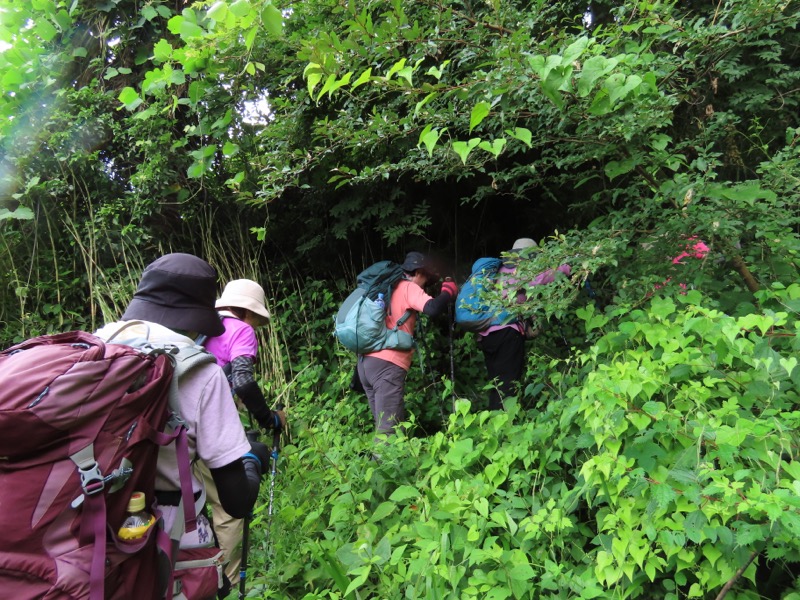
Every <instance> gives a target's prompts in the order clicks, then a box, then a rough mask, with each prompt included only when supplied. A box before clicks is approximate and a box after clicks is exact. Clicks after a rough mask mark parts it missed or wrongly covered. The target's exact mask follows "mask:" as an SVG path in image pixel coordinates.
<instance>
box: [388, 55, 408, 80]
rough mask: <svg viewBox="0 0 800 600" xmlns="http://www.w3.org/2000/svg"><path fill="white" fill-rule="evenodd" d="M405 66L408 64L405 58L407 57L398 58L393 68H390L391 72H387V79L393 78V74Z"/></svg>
mask: <svg viewBox="0 0 800 600" xmlns="http://www.w3.org/2000/svg"><path fill="white" fill-rule="evenodd" d="M405 66H406V59H405V58H401V59H400V60H398V61H397V62H396V63H394V64H393V65H392V68H391V69H389V72H388V73H386V79H387V80H388V79H391V78H392V76H393V75H394V74H395V73H397V72H398V71H399V70H400V69H402V68H403V67H405Z"/></svg>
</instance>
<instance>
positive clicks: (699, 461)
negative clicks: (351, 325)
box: [0, 0, 800, 600]
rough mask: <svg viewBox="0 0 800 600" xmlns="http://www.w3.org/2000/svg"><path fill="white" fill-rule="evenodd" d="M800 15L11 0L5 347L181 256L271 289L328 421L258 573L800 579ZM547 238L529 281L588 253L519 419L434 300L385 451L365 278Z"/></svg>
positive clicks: (267, 380) (562, 293)
mask: <svg viewBox="0 0 800 600" xmlns="http://www.w3.org/2000/svg"><path fill="white" fill-rule="evenodd" d="M798 25H800V4H798V3H797V2H795V1H791V0H761V1H759V2H751V1H745V0H727V1H726V0H722V1H720V2H713V3H712V2H707V1H700V0H691V1H686V2H670V1H667V2H661V1H654V2H650V1H642V2H617V1H614V0H598V1H595V2H591V3H589V5H588V9H587V3H578V2H572V1H570V0H560V1H556V2H545V1H542V0H534V1H527V2H522V1H513V0H512V1H508V2H501V1H499V0H492V1H479V2H471V1H468V2H463V3H462V2H432V1H428V0H422V1H418V2H401V1H400V0H395V1H392V2H389V1H373V0H369V1H365V2H358V3H357V2H348V1H340V0H336V1H333V0H307V1H305V2H302V3H288V2H284V1H283V0H273V1H269V0H217V1H214V2H211V1H209V2H196V3H194V2H188V1H184V0H172V1H170V2H167V1H166V0H149V1H148V2H145V3H139V2H132V1H130V0H109V1H107V2H72V1H67V0H32V1H31V2H30V3H21V2H16V1H11V0H0V91H2V94H0V173H1V174H2V178H0V238H1V239H2V242H0V298H1V299H0V322H2V324H3V330H2V333H1V334H0V338H2V341H3V345H8V344H10V343H12V342H14V341H17V340H19V339H23V338H25V337H28V336H30V335H34V334H38V333H42V332H53V331H62V330H65V329H68V328H72V327H79V328H86V329H91V328H92V327H94V326H96V325H97V324H98V323H99V322H101V321H102V320H103V319H104V318H110V317H115V316H117V315H118V314H119V311H120V310H121V308H122V307H123V306H124V305H125V302H126V301H127V299H128V298H129V297H130V294H131V291H132V289H133V286H134V285H135V282H136V280H137V279H138V274H139V272H140V271H141V269H142V267H143V266H144V265H145V264H146V263H147V262H149V261H150V260H152V259H153V258H154V257H156V256H157V255H158V254H159V253H161V252H163V251H166V250H180V251H190V252H195V253H198V254H200V255H202V256H205V257H207V258H208V259H209V260H210V261H211V262H212V263H214V264H215V265H216V266H217V267H218V268H219V270H220V273H221V276H222V277H223V278H224V279H227V278H231V277H238V276H252V277H255V278H258V279H259V280H261V281H262V282H263V283H264V285H265V287H266V288H267V289H268V295H269V297H270V298H271V309H272V310H273V313H274V319H273V323H272V325H271V326H270V328H269V329H268V331H267V332H266V334H265V336H264V339H263V342H264V348H265V351H264V352H263V353H262V357H261V363H262V364H261V367H262V371H261V372H262V373H263V374H264V378H263V381H262V383H263V386H264V388H265V390H267V392H268V393H269V394H270V396H271V397H274V398H276V399H277V400H280V401H282V402H285V403H286V404H287V405H288V407H289V411H290V418H291V420H292V423H293V428H292V429H293V440H292V443H290V444H289V445H287V447H286V448H285V452H284V455H283V458H282V469H281V473H280V476H279V480H278V483H277V491H276V505H277V512H276V515H275V518H274V519H273V520H272V524H271V529H269V530H268V529H267V525H268V522H269V519H267V518H266V517H265V516H264V513H263V509H264V507H263V506H262V507H261V508H260V511H259V515H258V516H257V519H256V522H255V524H254V532H253V533H254V544H255V546H254V553H253V557H254V561H255V568H254V576H253V578H252V582H253V587H252V589H251V596H253V597H265V598H305V599H308V600H312V599H317V598H319V599H322V598H327V599H336V598H341V599H344V598H347V599H351V600H356V599H364V600H365V599H366V598H392V599H393V598H442V599H444V598H459V599H464V598H540V597H553V598H601V597H603V598H606V597H614V598H664V599H666V598H676V599H677V598H686V597H723V596H724V597H726V598H728V599H731V598H759V597H761V598H784V599H793V600H796V599H797V598H798V597H800V590H798V589H796V588H797V586H796V585H795V583H794V580H795V578H794V573H795V572H796V571H797V568H798V562H800V556H798V552H800V545H798V542H797V540H798V539H800V538H799V536H798V534H800V510H798V509H800V506H798V497H800V495H799V494H800V488H798V485H800V484H798V480H800V471H798V468H797V467H795V466H794V459H795V458H796V455H797V452H798V439H797V429H798V423H797V419H798V416H797V415H798V412H797V406H798V398H797V389H798V384H800V371H799V370H798V364H797V358H796V355H797V350H798V341H797V333H798V331H797V330H798V321H797V315H798V309H800V304H799V303H800V289H799V288H798V287H797V284H796V283H795V281H796V280H797V274H798V260H800V259H799V258H798V256H799V255H798V253H799V252H800V237H798V218H800V212H798V200H800V198H799V196H800V186H798V183H799V182H800V106H798V104H800V68H798V67H799V66H800V30H798ZM522 236H526V237H535V238H536V239H537V240H538V241H540V246H541V251H539V252H538V253H535V254H534V255H533V256H531V257H530V260H528V261H526V262H525V263H523V265H522V267H521V272H522V275H523V276H526V275H534V274H536V273H538V272H540V271H542V270H544V269H546V268H553V267H555V266H557V265H559V264H562V263H565V262H567V263H569V264H570V265H572V268H573V270H572V275H571V276H570V277H564V278H560V279H558V280H557V281H556V282H555V283H554V284H552V285H549V286H542V287H540V288H537V289H536V290H535V293H532V294H531V295H530V296H529V298H528V301H527V302H526V303H525V304H524V305H521V306H518V307H515V308H516V309H517V310H519V312H520V313H524V314H535V315H536V316H537V318H538V320H539V324H540V325H543V326H544V332H543V333H542V335H540V336H539V338H537V339H536V340H535V341H533V342H531V343H530V344H529V346H530V352H529V361H528V370H527V374H526V378H525V385H524V387H523V390H522V391H521V394H520V397H519V398H518V400H517V402H516V404H515V405H513V406H511V407H509V409H508V410H507V411H506V412H505V413H501V414H490V413H487V412H483V411H482V410H481V409H482V408H483V407H484V406H485V395H486V392H485V390H484V389H483V387H484V385H485V383H486V382H485V380H484V378H485V374H484V371H483V367H482V364H481V357H480V353H479V352H478V351H477V348H476V345H475V340H474V339H473V337H472V336H466V335H463V334H461V333H460V332H457V331H456V332H455V333H454V334H453V337H450V336H451V333H450V330H449V327H448V324H447V323H446V322H445V320H443V319H442V320H433V321H431V322H426V321H427V320H426V319H422V321H423V323H422V325H424V329H423V330H422V331H421V332H420V333H419V338H420V340H421V342H422V344H421V349H422V352H421V360H419V361H415V364H414V367H413V368H412V371H411V372H410V374H409V381H408V385H407V390H408V393H407V404H408V408H409V413H410V415H411V419H412V422H411V423H410V425H409V428H408V430H407V433H405V434H403V435H399V436H397V438H395V439H393V440H391V441H390V442H389V443H388V444H386V445H385V446H383V447H381V448H380V451H379V453H380V454H381V459H380V461H378V462H376V461H373V460H371V457H372V454H373V444H372V424H371V417H370V415H369V411H368V409H367V407H366V403H365V402H364V401H363V398H361V397H359V396H357V395H355V394H354V393H353V392H350V391H349V389H348V383H349V380H350V374H351V372H352V368H353V357H352V356H349V355H348V354H347V353H345V352H344V351H343V350H342V349H341V348H338V347H337V346H336V345H335V343H334V341H333V338H332V337H331V317H332V315H333V313H334V312H335V309H336V307H337V305H338V303H339V302H340V301H341V299H343V297H344V296H345V295H346V293H347V291H348V288H349V287H350V286H351V285H352V282H353V280H354V278H355V273H356V272H357V271H358V270H360V269H361V268H362V267H363V266H365V265H366V264H368V263H369V262H370V261H371V260H373V259H378V258H395V259H399V258H400V257H401V256H402V255H403V253H404V252H405V251H407V250H411V249H418V250H426V251H427V250H430V251H438V252H440V253H441V255H442V256H443V257H444V260H443V263H444V264H446V265H447V266H446V271H448V273H449V274H452V275H456V276H457V278H459V279H463V277H464V276H465V275H466V273H468V271H469V266H470V264H471V263H472V261H473V260H474V259H475V258H477V257H479V256H481V255H486V254H494V255H498V254H499V253H501V252H502V251H503V250H506V249H508V247H509V246H510V244H511V242H512V241H513V240H514V239H515V238H517V237H522ZM699 240H702V241H703V242H704V243H705V244H707V246H708V247H709V248H710V251H709V252H708V254H707V255H706V256H704V257H702V258H685V259H683V260H682V261H680V262H674V261H673V260H672V258H673V257H676V256H678V255H680V254H681V253H682V252H683V251H685V250H687V249H690V248H691V246H692V245H693V244H695V243H696V242H697V241H699ZM587 282H588V284H587ZM451 360H452V362H451ZM265 504H266V499H265Z"/></svg>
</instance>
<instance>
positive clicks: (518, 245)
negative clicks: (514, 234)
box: [511, 238, 537, 250]
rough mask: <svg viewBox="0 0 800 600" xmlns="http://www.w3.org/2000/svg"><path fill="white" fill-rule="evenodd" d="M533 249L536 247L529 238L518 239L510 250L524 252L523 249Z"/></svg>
mask: <svg viewBox="0 0 800 600" xmlns="http://www.w3.org/2000/svg"><path fill="white" fill-rule="evenodd" d="M535 247H537V244H536V242H534V241H533V240H532V239H531V238H519V239H518V240H517V241H516V242H514V245H513V246H512V247H511V249H512V250H524V249H525V248H535Z"/></svg>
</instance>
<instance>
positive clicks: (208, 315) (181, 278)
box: [122, 252, 225, 337]
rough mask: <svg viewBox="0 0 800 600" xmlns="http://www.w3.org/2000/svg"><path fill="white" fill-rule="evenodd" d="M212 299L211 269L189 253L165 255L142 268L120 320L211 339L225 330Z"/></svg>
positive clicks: (214, 287)
mask: <svg viewBox="0 0 800 600" xmlns="http://www.w3.org/2000/svg"><path fill="white" fill-rule="evenodd" d="M216 297H217V271H216V270H215V269H214V267H212V266H211V265H210V264H208V263H207V262H206V261H204V260H203V259H202V258H198V257H197V256H193V255H192V254H183V253H180V252H176V253H173V254H166V255H164V256H162V257H161V258H159V259H157V260H155V261H153V262H152V263H150V264H149V265H148V266H147V267H146V268H145V270H144V272H143V273H142V278H141V280H140V281H139V287H138V288H137V289H136V293H135V294H134V295H133V299H132V300H131V302H130V304H129V305H128V308H127V310H126V311H125V314H123V315H122V318H123V320H125V321H131V320H136V319H141V320H143V321H151V322H153V323H158V324H159V325H164V326H165V327H169V328H170V329H179V330H182V331H196V332H197V333H201V334H203V335H207V336H209V337H213V336H217V335H221V334H222V333H223V332H224V331H225V327H223V325H222V321H221V320H220V318H219V315H218V314H217V310H216V308H215V307H214V300H215V299H216Z"/></svg>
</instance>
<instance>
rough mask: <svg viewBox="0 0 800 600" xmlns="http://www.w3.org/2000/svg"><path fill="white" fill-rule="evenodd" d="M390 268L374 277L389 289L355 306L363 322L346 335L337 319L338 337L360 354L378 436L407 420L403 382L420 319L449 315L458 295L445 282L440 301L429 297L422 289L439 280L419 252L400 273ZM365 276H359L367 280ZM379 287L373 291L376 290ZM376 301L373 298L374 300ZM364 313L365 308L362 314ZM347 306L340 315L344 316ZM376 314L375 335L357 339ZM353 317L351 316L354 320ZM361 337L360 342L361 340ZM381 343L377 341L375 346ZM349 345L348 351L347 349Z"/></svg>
mask: <svg viewBox="0 0 800 600" xmlns="http://www.w3.org/2000/svg"><path fill="white" fill-rule="evenodd" d="M392 266H394V267H396V266H397V265H395V264H394V263H389V261H385V263H380V264H379V265H377V266H376V269H375V271H379V276H381V275H385V274H386V273H391V275H388V276H386V278H388V280H389V286H388V287H387V288H386V289H381V290H380V291H372V290H370V289H367V288H368V287H369V286H365V287H363V288H361V290H360V291H362V292H363V293H364V299H363V300H357V301H356V302H355V303H354V304H353V307H354V308H353V312H358V311H361V314H363V315H364V318H363V319H361V320H360V321H359V320H356V319H354V321H357V322H356V324H354V325H353V326H352V327H350V328H349V329H348V328H346V327H344V325H343V323H344V322H345V317H344V316H342V317H341V319H340V318H339V317H337V325H339V324H340V323H339V322H340V321H341V324H342V326H341V327H340V328H339V329H337V336H338V337H339V339H340V340H341V341H342V343H343V344H345V345H346V346H347V347H350V348H351V349H353V350H354V351H355V352H357V354H358V366H357V369H358V376H359V379H360V381H361V384H362V385H363V387H364V392H365V393H366V395H367V400H368V402H369V407H370V410H371V412H372V416H373V419H374V422H375V430H376V433H377V434H378V435H388V434H391V433H392V432H393V430H394V428H395V427H396V426H397V425H399V424H400V423H401V422H402V421H404V420H405V403H404V399H403V397H404V394H405V381H406V375H407V373H408V369H409V368H410V367H411V362H412V358H413V355H414V344H413V335H414V328H415V325H416V322H417V315H418V314H419V313H422V314H425V315H427V316H429V317H436V316H438V315H440V314H443V313H445V312H446V311H447V307H448V306H449V305H451V304H452V303H453V302H454V301H455V298H456V294H457V293H458V287H457V286H456V284H455V283H454V282H452V281H444V282H443V283H442V286H441V291H440V293H439V295H437V296H436V297H435V298H434V297H432V296H430V295H428V294H427V293H426V292H425V291H424V289H423V288H425V287H426V286H427V285H429V284H432V283H434V282H436V281H437V280H438V275H437V274H436V273H435V272H434V269H433V267H432V266H431V264H430V262H429V261H428V260H427V259H426V257H425V255H423V254H422V253H420V252H409V253H408V254H407V255H406V257H405V260H404V261H403V263H402V264H401V265H399V269H394V270H390V269H391V267H392ZM365 273H367V272H366V271H365V272H364V273H362V274H361V275H359V279H360V280H366V279H367V276H366V275H365ZM377 289H378V287H376V290H377ZM373 295H374V298H373V297H372V296H373ZM362 307H363V308H362ZM349 308H350V306H349V303H348V302H347V301H346V302H345V305H344V306H343V310H342V311H340V313H346V312H348V309H349ZM368 308H369V309H373V308H374V309H375V310H376V312H375V314H377V315H379V318H380V323H379V324H378V325H379V326H380V327H379V329H380V332H379V335H374V336H369V338H370V339H369V340H367V339H366V338H367V336H359V333H360V332H359V328H360V327H361V326H362V325H363V327H364V328H365V330H366V329H367V328H368V327H369V325H370V324H369V323H368V320H369V319H368V318H367V313H368ZM353 312H351V314H353ZM359 337H361V339H359ZM378 338H380V340H379V341H377V342H376V341H375V340H377V339H378ZM351 342H352V345H351Z"/></svg>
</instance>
